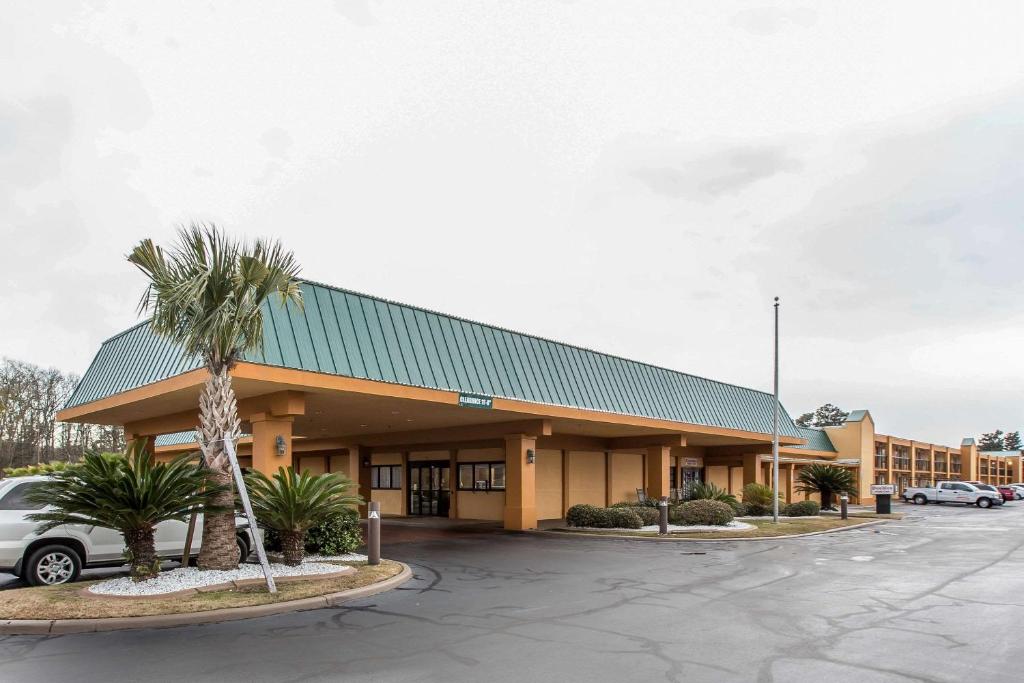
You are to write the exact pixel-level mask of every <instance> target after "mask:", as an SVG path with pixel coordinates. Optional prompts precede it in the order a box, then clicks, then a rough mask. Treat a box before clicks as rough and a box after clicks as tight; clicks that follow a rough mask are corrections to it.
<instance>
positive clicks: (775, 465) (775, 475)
mask: <svg viewBox="0 0 1024 683" xmlns="http://www.w3.org/2000/svg"><path fill="white" fill-rule="evenodd" d="M774 408H775V410H774V414H773V415H772V522H773V523H774V524H778V523H779V297H775V405H774Z"/></svg>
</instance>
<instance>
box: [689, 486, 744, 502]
mask: <svg viewBox="0 0 1024 683" xmlns="http://www.w3.org/2000/svg"><path fill="white" fill-rule="evenodd" d="M686 499H687V500H718V501H721V502H723V503H727V504H729V505H733V504H734V503H736V502H737V500H736V496H734V495H732V494H731V493H729V492H728V491H726V490H725V489H722V488H719V487H717V486H715V485H714V484H711V483H705V482H702V481H698V482H697V483H695V484H694V485H693V486H692V487H690V490H689V492H688V495H687V497H686Z"/></svg>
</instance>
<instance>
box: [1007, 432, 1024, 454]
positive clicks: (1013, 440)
mask: <svg viewBox="0 0 1024 683" xmlns="http://www.w3.org/2000/svg"><path fill="white" fill-rule="evenodd" d="M1020 449H1021V441H1020V432H1017V431H1014V432H1007V433H1006V436H1004V437H1003V450H1004V451H1019V450H1020Z"/></svg>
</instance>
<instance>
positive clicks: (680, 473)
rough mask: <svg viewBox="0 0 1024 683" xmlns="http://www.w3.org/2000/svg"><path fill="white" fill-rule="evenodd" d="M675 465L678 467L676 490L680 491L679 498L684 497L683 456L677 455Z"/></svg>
mask: <svg viewBox="0 0 1024 683" xmlns="http://www.w3.org/2000/svg"><path fill="white" fill-rule="evenodd" d="M673 465H674V466H675V468H676V490H677V491H678V492H679V500H682V499H683V456H681V455H677V456H675V462H674V463H673Z"/></svg>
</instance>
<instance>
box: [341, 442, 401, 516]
mask: <svg viewBox="0 0 1024 683" xmlns="http://www.w3.org/2000/svg"><path fill="white" fill-rule="evenodd" d="M354 450H355V451H356V453H357V454H358V458H359V459H358V460H357V461H356V466H357V467H358V468H359V469H358V472H359V477H358V479H356V478H355V477H353V479H354V480H355V481H357V482H358V483H359V495H360V496H362V497H363V500H364V501H366V502H367V503H369V502H370V500H371V499H372V496H373V491H372V489H371V488H370V484H371V483H372V482H371V474H372V473H373V470H372V469H371V464H372V462H373V450H372V449H371V448H370V447H369V446H359V447H357V448H356V449H354ZM349 452H351V450H350V451H349ZM405 478H406V477H405V474H404V473H403V474H402V479H403V480H404V479H405ZM366 511H367V505H360V506H359V514H360V516H362V517H365V516H366Z"/></svg>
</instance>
